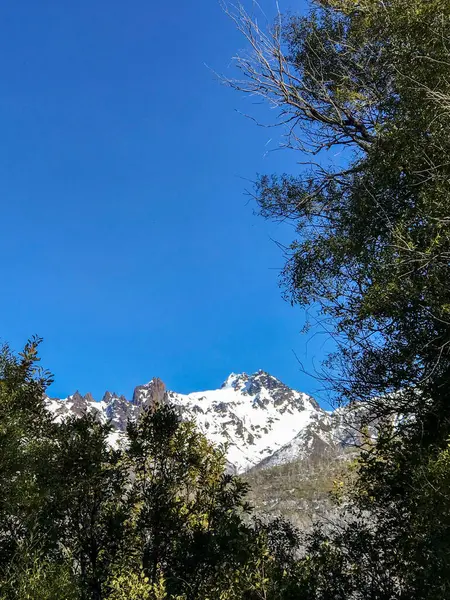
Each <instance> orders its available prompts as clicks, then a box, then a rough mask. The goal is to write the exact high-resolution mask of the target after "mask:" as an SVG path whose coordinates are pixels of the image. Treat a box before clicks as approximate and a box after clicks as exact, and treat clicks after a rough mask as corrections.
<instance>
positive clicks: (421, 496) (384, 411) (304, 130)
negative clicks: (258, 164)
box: [228, 0, 450, 599]
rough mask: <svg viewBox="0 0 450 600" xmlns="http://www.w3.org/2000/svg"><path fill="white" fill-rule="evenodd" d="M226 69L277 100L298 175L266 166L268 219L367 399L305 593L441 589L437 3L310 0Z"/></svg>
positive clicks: (445, 34) (447, 416)
mask: <svg viewBox="0 0 450 600" xmlns="http://www.w3.org/2000/svg"><path fill="white" fill-rule="evenodd" d="M229 12H230V15H231V16H232V18H233V19H234V21H235V23H236V24H237V26H238V28H239V29H240V31H241V32H242V33H243V34H244V35H245V37H246V38H247V41H248V42H249V44H250V53H249V54H246V55H240V56H237V57H236V61H237V66H238V67H239V68H240V70H241V72H242V74H243V78H242V79H241V80H231V81H228V83H229V84H231V86H232V87H234V88H237V89H239V90H241V91H244V92H248V93H251V94H256V95H259V96H262V97H263V98H264V99H265V100H267V101H268V102H270V103H271V104H272V106H275V107H276V108H278V109H279V115H280V121H279V123H280V124H284V125H285V126H287V138H286V145H287V146H289V147H290V148H294V149H296V150H297V151H298V152H299V153H301V157H302V158H301V160H302V161H303V164H304V167H303V168H302V169H301V172H300V174H296V175H287V174H284V175H273V176H268V175H263V176H261V177H260V178H259V180H258V182H257V184H256V190H255V197H256V200H257V202H258V204H259V207H260V210H261V213H262V215H263V216H264V217H267V218H271V219H276V220H282V221H290V222H292V223H293V224H294V225H295V228H296V231H297V234H298V235H297V237H296V239H295V240H294V241H293V242H292V244H291V246H290V247H289V248H287V249H286V254H287V257H286V258H287V260H286V265H285V269H284V271H283V275H282V284H283V287H284V290H285V293H286V296H287V297H288V298H289V299H290V300H291V301H292V302H293V303H297V304H300V305H302V306H309V305H313V306H315V307H316V308H317V310H318V312H319V314H320V315H321V319H322V322H323V321H325V322H326V327H327V329H328V330H329V331H331V332H333V335H334V337H335V339H336V341H337V345H338V351H337V352H336V353H335V355H334V356H332V357H330V358H329V363H328V364H331V365H332V367H333V369H332V371H331V376H330V377H331V383H332V387H333V390H334V391H335V392H337V393H338V395H339V396H340V398H341V400H342V401H343V402H354V401H362V402H366V403H368V404H370V405H371V406H372V408H373V411H372V414H375V415H377V416H378V417H381V418H382V420H383V423H384V424H383V426H382V427H381V431H380V436H379V440H378V442H377V444H376V445H374V446H371V447H368V448H367V449H366V451H364V452H363V453H362V455H361V458H360V460H359V463H358V467H357V474H358V476H357V478H356V483H355V484H354V485H352V486H350V489H349V494H350V497H351V507H350V509H348V510H347V515H346V521H343V522H341V523H339V527H336V529H335V531H334V533H330V531H329V529H328V530H327V531H325V530H321V529H320V528H319V529H317V530H316V532H315V534H314V535H313V536H312V538H311V540H310V552H309V553H308V560H307V561H306V562H305V565H304V566H305V568H307V570H308V572H309V575H308V576H307V578H306V580H305V581H307V591H306V592H305V594H306V597H308V598H324V599H325V598H330V599H331V598H342V599H344V598H345V599H347V598H361V599H362V598H365V599H368V598H374V599H375V598H376V599H381V598H383V599H385V598H386V599H387V598H389V599H391V598H416V599H420V598H429V599H437V598H442V599H443V598H448V597H449V595H450V535H449V534H450V530H449V525H450V523H449V510H450V489H449V482H450V479H449V477H450V471H449V468H450V464H449V459H448V452H449V450H448V448H449V446H448V444H449V439H450V397H449V386H450V314H449V310H450V309H449V307H450V288H449V285H448V282H449V281H450V220H449V216H450V160H449V159H450V145H449V140H450V138H449V135H448V132H449V130H450V112H449V107H450V104H449V100H450V38H449V31H450V27H449V25H450V2H449V0H316V1H315V2H313V3H312V6H311V10H310V12H309V13H308V14H307V15H306V16H304V17H297V16H287V17H286V18H283V17H281V16H279V18H277V20H276V22H275V25H274V26H273V27H272V28H271V29H270V30H269V31H262V30H261V28H260V26H259V25H258V21H257V20H256V19H252V18H251V17H250V16H249V15H248V14H247V13H246V12H245V10H244V9H243V8H242V7H238V8H237V9H236V12H232V11H229Z"/></svg>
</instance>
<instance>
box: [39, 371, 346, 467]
mask: <svg viewBox="0 0 450 600" xmlns="http://www.w3.org/2000/svg"><path fill="white" fill-rule="evenodd" d="M164 402H171V403H172V404H174V405H175V406H176V407H177V408H178V410H179V412H180V415H181V418H183V419H186V420H187V419H189V420H194V421H195V422H196V423H197V426H198V428H199V430H200V431H201V432H202V433H203V434H204V435H205V436H206V437H207V438H208V439H209V440H211V441H212V442H213V443H215V444H226V446H227V459H228V462H229V465H230V468H231V469H233V470H235V471H236V472H238V473H242V472H245V471H247V470H249V469H251V468H254V467H262V468H263V467H269V466H273V465H276V464H281V463H283V462H289V461H291V460H293V459H295V458H298V457H307V456H310V455H312V454H317V453H323V452H324V451H326V450H328V449H333V450H334V451H336V449H339V448H341V447H342V446H345V445H346V444H348V443H349V440H350V438H351V435H352V434H351V426H350V428H349V427H347V425H346V415H347V414H348V412H349V411H348V410H347V409H339V410H337V411H334V412H333V413H330V412H327V411H324V410H323V409H322V408H320V406H319V405H318V404H317V402H316V401H315V400H314V399H313V398H312V397H310V396H308V395H307V394H303V393H301V392H298V391H296V390H293V389H291V388H289V387H288V386H286V385H285V384H284V383H282V382H281V381H279V380H278V379H276V378H275V377H273V376H272V375H270V374H269V373H266V372H264V371H258V372H256V373H254V374H253V375H247V374H246V373H242V374H234V373H232V374H231V375H230V376H229V377H228V378H227V379H226V381H225V382H224V383H223V384H222V386H221V387H220V388H219V389H215V390H208V391H203V392H192V393H191V394H179V393H176V392H172V391H167V390H166V389H165V386H164V384H163V383H162V381H161V380H159V379H152V380H151V381H150V382H149V383H148V384H146V385H141V386H138V387H137V388H136V389H135V390H134V394H133V398H132V400H127V399H126V398H125V397H124V396H118V395H116V394H113V393H111V392H106V393H105V395H104V396H103V398H102V400H101V401H99V402H97V401H95V400H94V398H93V397H92V396H91V395H90V394H86V395H85V396H82V395H81V394H80V393H79V392H75V394H73V395H72V396H69V397H68V398H64V399H58V398H47V399H46V403H47V407H48V409H49V410H50V411H51V412H52V414H53V415H54V418H55V419H57V420H60V419H63V418H65V417H66V416H68V415H70V414H73V415H76V416H80V415H82V414H83V413H85V412H87V413H94V414H95V415H96V416H97V417H98V418H99V419H100V420H101V421H107V420H110V421H111V423H112V424H113V425H114V427H115V429H116V430H117V433H116V434H115V435H113V440H117V438H118V437H120V432H123V431H124V430H125V427H126V423H127V421H128V420H129V419H131V420H135V419H137V418H138V417H139V414H140V412H141V411H142V410H143V409H144V408H145V407H147V406H149V405H150V406H153V405H155V404H157V403H164ZM350 421H352V420H351V419H350ZM353 421H354V419H353Z"/></svg>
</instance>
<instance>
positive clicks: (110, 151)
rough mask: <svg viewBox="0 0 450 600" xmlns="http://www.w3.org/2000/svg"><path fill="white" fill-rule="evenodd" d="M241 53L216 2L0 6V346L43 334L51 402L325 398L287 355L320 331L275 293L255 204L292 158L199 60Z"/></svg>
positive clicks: (222, 64) (273, 234) (278, 234)
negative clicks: (231, 385) (234, 388)
mask: <svg viewBox="0 0 450 600" xmlns="http://www.w3.org/2000/svg"><path fill="white" fill-rule="evenodd" d="M263 6H265V7H267V8H268V11H269V12H270V10H273V3H272V2H267V3H266V4H265V5H264V4H263ZM285 8H289V6H286V7H285ZM290 8H294V9H295V8H296V7H295V6H291V7H290ZM242 45H243V40H242V39H241V38H240V37H239V35H238V34H237V32H235V31H234V29H233V26H232V24H231V23H230V22H229V21H228V20H227V18H226V17H225V15H224V14H223V13H222V11H221V9H220V7H219V4H218V3H217V2H216V1H215V0H198V1H197V2H194V3H192V2H185V1H184V0H183V1H181V0H174V1H173V2H171V3H170V4H168V3H165V2H151V1H149V0H134V1H133V2H124V1H123V0H120V1H119V0H108V2H106V0H96V1H95V2H92V0H89V1H88V0H78V1H77V2H72V1H68V0H58V1H57V0H52V1H49V0H40V1H39V2H37V1H36V0H17V1H16V2H3V3H2V4H1V7H0V90H1V91H0V125H1V144H0V194H1V235H0V253H1V260H0V276H1V282H2V290H1V294H0V315H1V327H0V336H1V338H2V339H3V340H5V341H8V342H10V343H11V344H12V345H13V346H14V347H16V348H18V347H20V346H21V345H22V344H23V342H24V341H25V340H26V338H27V337H29V336H30V335H31V334H34V333H36V334H39V335H41V336H43V337H44V339H45V342H44V345H43V347H42V355H43V363H44V364H45V366H47V367H48V368H49V369H50V370H52V371H53V373H54V374H55V383H54V385H53V386H52V388H51V393H52V394H54V395H60V396H65V395H67V394H69V393H72V392H73V391H74V390H75V389H79V390H80V391H81V392H83V393H85V392H87V391H91V392H92V393H93V394H94V396H95V397H97V398H99V397H101V396H102V394H103V392H104V391H105V389H107V388H108V389H110V390H112V391H116V392H118V393H124V394H126V395H127V396H130V395H131V392H132V389H133V387H134V386H135V385H137V384H141V383H144V382H146V381H148V380H149V379H150V378H151V377H153V376H159V377H161V378H162V379H163V380H164V381H165V382H166V384H167V385H168V386H169V387H170V388H172V389H175V390H177V391H181V392H188V391H191V390H198V389H205V388H210V387H216V386H218V385H219V384H220V383H221V382H222V380H223V379H224V378H225V377H226V376H227V374H228V373H229V372H230V371H235V372H240V371H247V372H251V371H254V370H257V369H258V368H263V369H265V370H268V371H270V372H271V373H273V374H274V375H276V376H278V377H280V378H281V379H283V380H285V381H286V382H287V383H288V384H290V385H292V386H294V387H297V388H299V389H302V390H304V391H309V392H311V391H314V390H315V388H316V387H317V384H316V383H315V382H314V381H313V380H312V379H310V378H308V377H306V376H305V375H304V374H302V373H301V371H300V369H299V366H298V363H297V361H296V359H295V356H294V354H293V350H294V351H295V352H296V353H297V354H298V355H299V356H300V357H301V358H302V359H303V360H305V361H306V364H307V366H309V367H311V365H312V361H313V360H316V361H317V360H318V359H320V357H321V355H322V354H323V348H322V340H321V339H320V338H314V339H313V340H311V341H310V342H309V346H308V347H307V348H306V342H307V340H308V339H309V338H308V337H302V336H301V335H300V333H299V332H300V329H301V327H302V325H303V320H304V319H303V313H302V312H301V311H300V309H298V308H297V309H295V308H291V307H290V306H289V305H288V304H287V303H285V302H284V301H283V300H282V299H281V296H280V291H279V289H278V285H277V270H278V269H279V268H280V267H281V266H282V264H283V259H282V256H281V254H280V251H279V249H278V248H277V247H276V245H275V244H274V243H273V241H272V239H271V238H275V239H278V240H284V241H285V240H287V239H288V238H289V236H290V235H291V233H290V231H286V229H283V228H282V227H281V226H277V225H275V224H270V223H266V222H264V221H263V220H262V219H261V218H259V217H256V216H254V214H253V208H254V207H253V205H252V204H251V203H249V201H248V198H247V197H246V196H245V195H244V191H245V188H246V187H247V186H248V185H249V184H248V182H246V181H245V179H246V178H247V179H251V178H253V177H254V176H255V174H256V173H257V172H276V171H278V172H280V171H292V170H293V169H294V168H295V160H296V158H298V157H295V156H294V155H293V154H289V153H285V152H272V153H269V154H267V152H266V151H267V149H268V148H270V147H275V146H276V143H277V140H276V138H275V139H274V140H272V142H270V139H271V138H273V137H274V136H276V135H278V134H277V133H276V132H274V131H273V130H267V129H263V128H258V127H256V126H255V125H254V124H253V123H252V122H251V121H249V120H248V119H245V118H244V117H242V116H241V115H240V114H239V113H238V112H237V111H236V109H237V110H245V111H248V112H251V109H252V104H251V103H252V100H251V99H249V98H245V97H240V96H239V95H238V94H237V93H235V92H232V91H231V90H228V89H226V88H224V87H223V86H221V85H219V83H218V82H217V81H216V79H215V78H214V76H213V75H212V73H211V72H210V71H209V70H208V69H207V68H206V67H205V63H207V64H209V65H211V66H212V67H214V68H215V69H216V70H217V71H222V72H226V73H230V66H229V65H230V58H231V56H232V55H233V53H234V52H235V51H236V50H237V49H239V48H240V47H242ZM230 74H231V73H230ZM256 109H257V110H260V109H258V107H257V108H256ZM256 109H255V110H256Z"/></svg>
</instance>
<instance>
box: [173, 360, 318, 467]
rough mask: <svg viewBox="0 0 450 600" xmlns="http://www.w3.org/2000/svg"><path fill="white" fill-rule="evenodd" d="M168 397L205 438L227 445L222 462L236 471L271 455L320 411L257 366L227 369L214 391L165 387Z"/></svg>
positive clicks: (307, 397)
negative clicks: (249, 371)
mask: <svg viewBox="0 0 450 600" xmlns="http://www.w3.org/2000/svg"><path fill="white" fill-rule="evenodd" d="M169 398H170V400H171V401H172V402H173V403H174V404H175V405H177V406H179V407H180V409H181V413H182V415H183V417H184V418H189V419H194V420H195V421H196V422H197V426H198V428H199V429H200V431H202V432H203V433H204V434H205V436H206V437H208V439H210V440H211V441H212V442H214V443H216V444H223V443H226V444H227V445H228V451H227V458H228V461H229V462H230V463H232V464H233V465H235V467H236V469H237V471H238V472H243V471H246V470H248V469H249V468H251V467H253V466H255V465H257V464H258V463H260V462H261V460H263V459H264V458H267V457H268V456H270V455H271V454H273V453H274V452H275V451H276V450H277V449H278V448H280V447H281V446H283V445H284V444H285V443H286V442H288V441H289V440H291V439H292V438H293V437H294V436H295V435H296V434H297V433H298V432H299V431H300V430H301V429H303V428H304V427H305V426H306V425H307V424H308V423H309V422H310V421H311V419H312V417H313V416H314V415H315V413H316V412H317V411H318V410H320V409H319V407H318V406H317V404H316V403H315V401H314V400H312V399H311V398H310V397H309V396H307V395H306V394H301V393H299V392H296V391H294V390H291V389H290V388H288V387H287V386H285V385H284V384H283V383H281V382H280V381H278V380H277V379H276V378H275V377H272V376H271V375H269V374H267V373H264V372H263V371H259V372H258V373H255V374H254V375H251V376H248V375H246V374H242V375H234V374H232V375H230V376H229V377H228V379H227V380H226V381H225V383H224V384H223V385H222V387H221V388H220V389H218V390H209V391H206V392H194V393H192V394H188V395H182V394H176V393H173V392H169Z"/></svg>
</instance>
